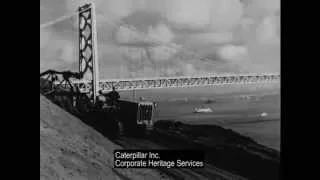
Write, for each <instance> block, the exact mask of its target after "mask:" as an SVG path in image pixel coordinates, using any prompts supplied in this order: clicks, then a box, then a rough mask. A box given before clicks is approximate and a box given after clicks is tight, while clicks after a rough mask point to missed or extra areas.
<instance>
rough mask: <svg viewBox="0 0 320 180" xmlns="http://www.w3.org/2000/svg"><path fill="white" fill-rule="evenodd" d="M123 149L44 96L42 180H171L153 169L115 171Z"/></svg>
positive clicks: (41, 144) (41, 134) (41, 125)
mask: <svg viewBox="0 0 320 180" xmlns="http://www.w3.org/2000/svg"><path fill="white" fill-rule="evenodd" d="M115 149H121V147H119V146H118V145H115V144H114V143H112V142H111V141H109V140H108V139H106V138H104V137H103V136H102V135H101V134H99V133H97V132H96V131H95V130H94V129H92V128H91V127H88V126H87V125H85V124H84V123H82V122H81V121H80V120H79V119H77V118H76V117H74V116H73V115H71V114H69V113H67V112H65V111H64V110H63V109H61V108H60V107H58V106H56V105H54V104H53V103H51V102H50V101H49V100H48V99H46V98H45V97H43V96H42V95H40V179H77V180H80V179H137V180H140V179H167V177H164V175H161V174H160V173H159V172H157V171H154V170H151V169H113V150H115Z"/></svg>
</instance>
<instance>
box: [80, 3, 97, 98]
mask: <svg viewBox="0 0 320 180" xmlns="http://www.w3.org/2000/svg"><path fill="white" fill-rule="evenodd" d="M78 11H79V13H78V23H79V24H78V28H79V72H80V74H81V79H82V78H84V79H86V80H91V83H92V84H91V91H90V92H91V93H92V95H91V97H92V101H93V102H94V103H95V101H96V97H97V95H98V91H99V61H98V46H97V30H96V17H95V15H96V13H95V5H94V3H87V4H85V5H82V6H80V7H79V8H78Z"/></svg>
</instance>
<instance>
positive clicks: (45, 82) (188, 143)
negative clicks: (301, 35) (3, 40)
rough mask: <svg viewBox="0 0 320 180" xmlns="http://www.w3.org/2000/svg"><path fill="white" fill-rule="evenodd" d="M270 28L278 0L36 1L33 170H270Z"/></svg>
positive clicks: (67, 173) (227, 178) (276, 105)
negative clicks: (36, 151)
mask: <svg viewBox="0 0 320 180" xmlns="http://www.w3.org/2000/svg"><path fill="white" fill-rule="evenodd" d="M280 29H281V28H280V0H91V1H90V0H40V179H41V180H55V179H56V180H61V179H64V180H78V179H79V180H80V179H81V180H86V179H88V180H109V179H110V180H112V179H123V180H127V179H133V180H142V179H147V180H149V179H150V180H153V179H173V180H175V179H177V180H180V179H185V180H193V179H199V180H202V179H210V180H211V179H212V180H216V179H217V180H234V179H239V180H242V179H243V180H244V179H248V180H277V179H281V178H280V152H281V149H280V145H281V136H280V134H281V112H280V111H281V108H280V90H281V88H280V61H281V60H280V46H281V43H280V38H281V35H280Z"/></svg>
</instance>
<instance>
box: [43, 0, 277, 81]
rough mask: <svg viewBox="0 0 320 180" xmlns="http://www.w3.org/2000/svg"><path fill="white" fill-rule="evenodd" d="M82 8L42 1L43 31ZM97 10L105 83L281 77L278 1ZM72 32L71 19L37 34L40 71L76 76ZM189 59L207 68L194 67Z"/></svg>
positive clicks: (130, 3) (108, 3) (110, 2)
mask: <svg viewBox="0 0 320 180" xmlns="http://www.w3.org/2000/svg"><path fill="white" fill-rule="evenodd" d="M83 2H85V1H83V0H82V1H81V0H40V24H43V23H46V22H49V21H52V20H54V19H57V18H59V17H61V16H63V15H67V14H69V13H72V12H74V11H75V10H76V8H77V7H78V5H79V4H81V3H83ZM94 2H95V5H96V8H97V23H98V41H99V42H98V46H99V64H100V71H101V73H100V74H101V76H102V77H103V78H109V77H110V78H114V77H116V78H118V77H129V76H136V77H137V76H149V77H150V76H174V75H192V74H201V73H207V72H211V73H214V72H224V71H225V72H232V71H235V72H237V71H250V72H262V71H267V72H279V70H280V0H242V1H240V0H95V1H94ZM110 22H111V24H112V25H110ZM123 23H126V24H129V25H130V26H131V27H133V28H135V29H137V31H139V32H144V33H145V34H147V35H148V36H150V37H153V38H156V39H157V40H159V41H162V42H163V43H166V44H174V45H175V46H176V47H177V48H172V47H170V48H169V47H167V46H164V45H163V46H157V47H154V46H153V47H149V46H147V45H146V44H145V43H143V42H142V41H140V40H139V38H138V40H137V39H135V38H132V36H136V34H134V35H132V32H129V31H128V29H127V28H125V27H124V28H123V26H122V25H121V24H123ZM120 26H121V27H122V28H119V27H120ZM73 27H76V22H75V21H74V19H69V20H68V21H65V22H61V23H58V24H57V25H55V26H51V27H48V28H44V29H40V50H41V53H40V71H42V70H44V69H48V68H58V67H63V66H65V68H71V67H72V68H74V69H75V70H76V69H77V64H75V63H72V62H74V61H75V59H76V58H77V47H78V46H77V40H76V37H77V36H76V33H75V32H76V31H74V30H73ZM186 51H193V52H196V53H197V55H199V56H201V57H207V58H209V59H210V60H209V61H198V60H195V57H192V56H190V55H186V54H187V53H185V52H186ZM183 53H185V55H183V56H182V57H181V56H180V54H183ZM177 54H179V56H178V55H177ZM53 59H55V60H53Z"/></svg>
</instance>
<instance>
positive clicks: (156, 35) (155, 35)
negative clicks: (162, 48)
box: [147, 24, 174, 43]
mask: <svg viewBox="0 0 320 180" xmlns="http://www.w3.org/2000/svg"><path fill="white" fill-rule="evenodd" d="M147 35H148V36H149V37H151V38H152V39H155V40H157V41H160V42H163V43H169V42H171V41H172V40H173V38H174V34H173V32H172V31H171V30H170V29H169V28H168V26H167V25H165V24H158V25H157V26H156V27H149V31H148V34H147Z"/></svg>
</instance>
